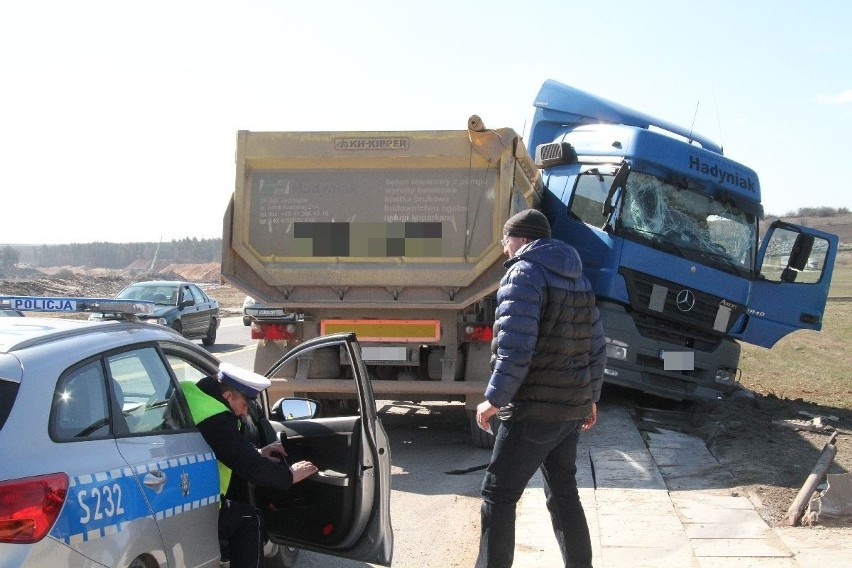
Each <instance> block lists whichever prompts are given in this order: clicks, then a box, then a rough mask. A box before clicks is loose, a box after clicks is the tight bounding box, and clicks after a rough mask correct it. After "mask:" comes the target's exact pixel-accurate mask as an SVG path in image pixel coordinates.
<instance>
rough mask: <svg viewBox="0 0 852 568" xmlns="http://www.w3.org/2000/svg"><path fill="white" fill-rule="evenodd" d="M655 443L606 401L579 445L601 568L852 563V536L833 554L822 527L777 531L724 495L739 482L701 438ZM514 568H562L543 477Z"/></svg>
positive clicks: (525, 512) (658, 438)
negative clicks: (735, 480) (548, 510)
mask: <svg viewBox="0 0 852 568" xmlns="http://www.w3.org/2000/svg"><path fill="white" fill-rule="evenodd" d="M648 440H649V441H648V444H647V445H646V442H645V439H643V437H642V434H641V433H640V432H639V430H638V429H637V428H636V426H635V423H634V422H633V419H632V418H631V417H630V415H629V413H628V411H627V409H626V408H624V407H622V406H620V405H615V404H612V405H607V404H605V403H604V404H601V405H600V406H599V409H598V423H597V425H596V426H595V427H594V428H593V429H592V430H591V431H590V432H588V433H584V434H583V435H582V436H581V438H580V445H579V447H578V460H577V466H578V483H579V485H580V500H581V501H582V503H583V507H584V509H585V511H586V517H587V519H588V524H589V529H590V532H591V535H592V550H593V553H594V566H596V567H597V568H721V567H725V568H805V567H812V566H852V531H847V532H848V533H849V534H848V537H849V539H848V540H849V542H848V546H843V547H835V549H832V550H827V549H825V548H824V541H821V540H820V538H819V535H820V534H821V533H820V531H819V530H815V529H813V528H806V527H792V528H790V527H785V528H774V527H770V526H768V525H767V524H766V523H765V522H764V521H763V519H762V518H761V517H760V515H759V514H758V513H757V511H756V510H755V509H754V506H753V505H752V503H751V501H749V500H748V498H746V497H743V496H736V495H732V494H731V493H730V491H729V490H726V489H725V487H726V486H728V485H729V483H730V479H731V475H730V473H729V472H726V471H725V470H724V468H723V467H722V466H721V465H720V464H719V463H718V461H717V460H716V459H715V458H714V457H713V456H712V455H711V454H710V453H709V452H708V451H707V449H706V447H705V446H704V444H703V442H701V440H699V439H696V438H690V437H689V436H686V435H684V434H681V433H678V432H663V433H662V434H652V435H650V436H649V437H648ZM649 446H650V449H649ZM661 463H662V464H664V465H662V466H661V465H660V464H661ZM708 479H709V481H708ZM823 534H824V533H823ZM832 542H834V541H832ZM838 548H839V549H838ZM514 565H515V566H518V567H522V568H524V567H529V568H541V567H547V568H549V567H555V566H562V565H563V563H562V558H561V555H560V554H559V550H558V548H557V546H556V539H555V538H554V537H553V532H552V529H551V525H550V515H549V513H548V512H547V508H546V506H545V502H544V489H543V487H542V480H541V475H540V474H536V475H535V476H534V477H533V479H532V480H531V482H530V484H529V486H528V487H527V489H526V491H525V492H524V495H523V497H522V498H521V501H520V503H519V505H518V514H517V525H516V552H515V564H514Z"/></svg>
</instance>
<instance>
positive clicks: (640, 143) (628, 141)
mask: <svg viewBox="0 0 852 568" xmlns="http://www.w3.org/2000/svg"><path fill="white" fill-rule="evenodd" d="M527 147H528V148H530V149H531V151H533V152H535V158H536V165H537V166H538V167H539V168H540V170H541V174H542V180H543V183H544V186H545V188H546V189H545V192H544V197H543V202H542V205H541V209H542V211H543V212H544V213H545V215H546V216H547V217H548V219H549V221H550V222H551V225H552V228H553V236H554V238H558V239H561V240H564V241H566V242H568V243H570V244H571V245H573V246H574V247H575V248H576V249H577V251H578V252H579V253H580V256H581V258H582V260H583V265H584V269H585V272H586V274H587V276H588V278H589V280H590V281H591V282H592V284H593V286H594V288H595V292H596V295H597V298H598V307H599V309H600V310H601V314H602V317H603V321H604V326H605V329H606V334H607V341H608V344H607V366H606V375H605V381H606V382H608V383H612V384H617V385H621V386H625V387H629V388H633V389H637V390H640V391H643V392H646V393H649V394H653V395H656V396H661V397H665V398H670V399H674V400H696V401H700V400H712V399H718V398H721V397H724V396H726V395H728V394H730V393H732V392H734V391H736V390H738V389H739V386H738V379H739V376H740V369H739V366H738V365H739V357H740V345H739V343H738V341H745V342H748V343H752V344H755V345H760V346H763V347H767V348H769V347H772V346H773V345H774V344H775V343H776V342H777V341H778V340H779V339H781V338H782V337H784V336H785V335H787V334H789V333H791V332H793V331H796V330H798V329H812V330H819V329H820V328H821V327H822V315H823V311H824V309H825V302H826V297H827V295H828V288H829V284H830V281H831V275H832V271H833V268H834V259H835V255H836V252H837V246H838V239H837V237H836V236H835V235H832V234H828V233H824V232H821V231H817V230H814V229H810V228H807V227H801V226H798V225H792V224H789V223H785V222H782V221H776V222H774V223H772V224H771V225H770V226H769V227H768V229H767V230H766V231H765V235H764V236H763V239H762V241H761V240H760V237H761V233H762V231H761V227H760V221H761V220H762V219H763V206H762V205H761V197H760V182H759V179H758V176H757V174H756V173H755V172H754V171H753V170H752V169H750V168H748V167H746V166H744V165H742V164H740V163H737V162H735V161H733V160H731V159H729V158H727V157H725V156H724V155H723V152H722V148H721V147H720V146H718V145H717V144H715V143H714V142H712V141H710V140H708V139H706V138H704V137H701V136H698V135H696V134H693V133H692V132H690V131H689V130H688V129H684V128H682V127H679V126H677V125H674V124H670V123H668V122H666V121H663V120H659V119H656V118H653V117H650V116H647V115H645V114H643V113H640V112H636V111H634V110H631V109H629V108H626V107H624V106H622V105H619V104H617V103H613V102H610V101H607V100H605V99H602V98H599V97H596V96H594V95H590V94H588V93H585V92H582V91H579V90H577V89H575V88H572V87H569V86H567V85H563V84H560V83H558V82H555V81H546V82H545V83H544V84H543V86H542V88H541V90H540V91H539V94H538V96H537V98H536V101H535V114H534V118H533V124H532V127H531V130H530V133H529V139H528V143H527Z"/></svg>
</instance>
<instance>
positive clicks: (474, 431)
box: [467, 410, 497, 450]
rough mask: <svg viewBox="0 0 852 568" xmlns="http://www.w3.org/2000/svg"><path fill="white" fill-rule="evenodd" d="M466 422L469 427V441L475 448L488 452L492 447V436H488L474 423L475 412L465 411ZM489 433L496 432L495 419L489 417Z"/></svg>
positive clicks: (494, 417)
mask: <svg viewBox="0 0 852 568" xmlns="http://www.w3.org/2000/svg"><path fill="white" fill-rule="evenodd" d="M467 421H468V424H469V425H470V439H471V441H472V442H473V445H474V446H476V447H477V448H482V449H484V450H490V449H491V448H493V447H494V434H489V433H488V432H486V431H485V430H483V429H482V428H480V427H479V424H477V423H476V410H468V411H467ZM490 422H491V431H492V432H494V433H496V432H497V417H496V416H492V417H491V421H490Z"/></svg>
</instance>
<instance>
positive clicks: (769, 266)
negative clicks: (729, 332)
mask: <svg viewBox="0 0 852 568" xmlns="http://www.w3.org/2000/svg"><path fill="white" fill-rule="evenodd" d="M837 246H838V239H837V236H836V235H832V234H830V233H824V232H822V231H818V230H816V229H811V228H809V227H802V226H799V225H792V224H790V223H785V222H783V221H775V222H774V223H772V225H770V227H769V230H768V231H767V233H766V236H765V237H764V239H763V243H762V244H761V247H760V253H759V255H758V262H759V265H760V267H761V269H760V275H759V279H758V280H755V281H754V282H752V285H751V293H750V296H749V300H748V320H747V321H748V323H747V325H746V328H745V330H744V331H743V333H742V334H741V335H739V336H738V337H737V338H738V339H741V340H743V341H746V342H748V343H753V344H755V345H761V346H763V347H772V346H773V345H775V343H776V342H777V341H778V340H779V339H781V338H782V337H784V336H785V335H787V334H789V333H792V332H794V331H796V330H799V329H812V330H819V329H821V328H822V315H823V312H824V311H825V302H826V299H827V297H828V290H829V286H830V285H831V275H832V273H833V271H834V259H835V256H836V255H837Z"/></svg>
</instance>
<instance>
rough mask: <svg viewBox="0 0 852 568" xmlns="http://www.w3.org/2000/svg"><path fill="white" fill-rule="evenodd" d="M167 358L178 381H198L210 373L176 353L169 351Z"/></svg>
mask: <svg viewBox="0 0 852 568" xmlns="http://www.w3.org/2000/svg"><path fill="white" fill-rule="evenodd" d="M166 360H168V362H169V366H170V367H171V368H172V372H173V373H174V375H175V377H177V380H178V382H183V381H192V382H193V383H197V382H198V381H200V380H201V379H203V378H204V377H206V376H207V375H208V374H209V373H207V372H206V371H204V369H202V368H201V367H199V366H197V365H196V364H194V363H192V362H191V361H187V360H186V359H184V358H183V357H181V356H179V355H176V354H174V353H167V354H166Z"/></svg>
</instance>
